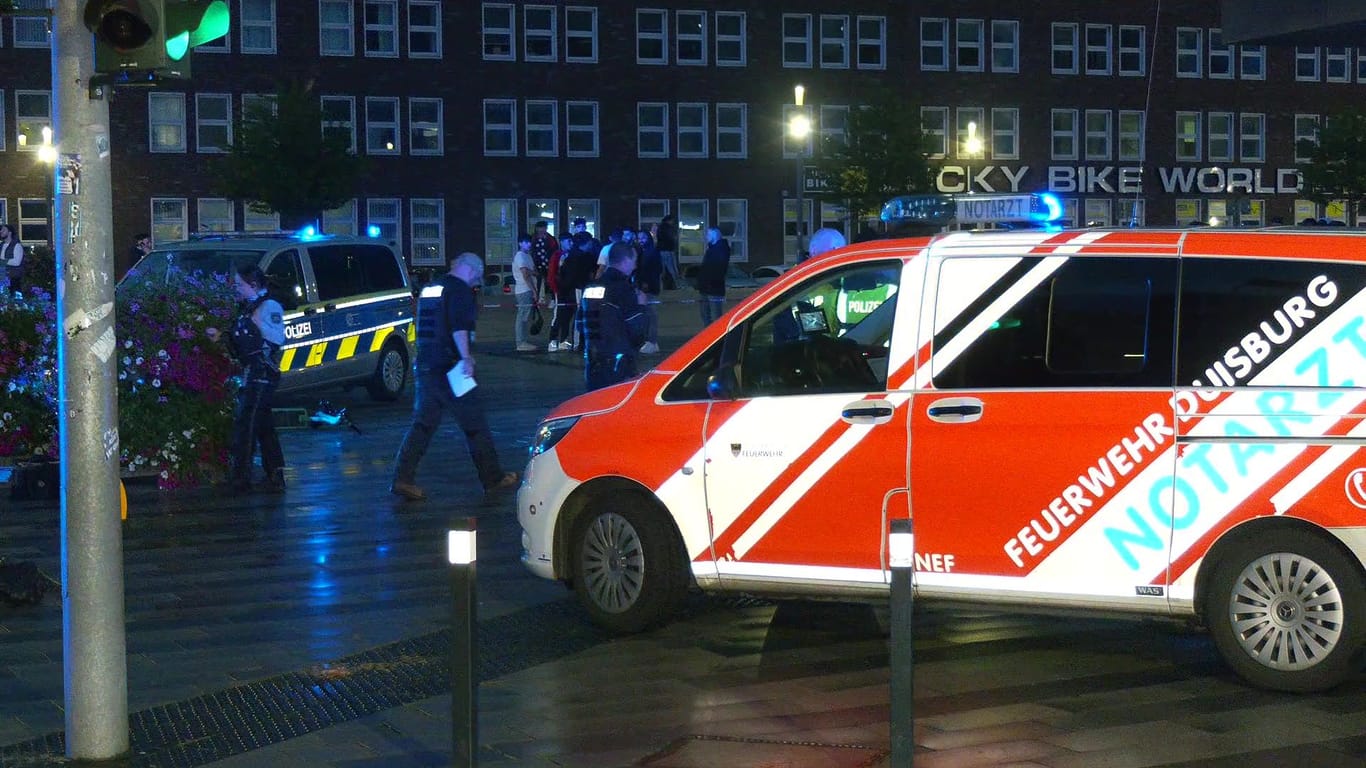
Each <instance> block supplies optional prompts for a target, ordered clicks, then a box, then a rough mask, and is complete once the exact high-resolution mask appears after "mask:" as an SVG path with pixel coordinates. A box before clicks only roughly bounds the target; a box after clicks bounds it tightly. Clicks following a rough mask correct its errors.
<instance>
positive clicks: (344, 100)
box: [322, 96, 356, 154]
mask: <svg viewBox="0 0 1366 768" xmlns="http://www.w3.org/2000/svg"><path fill="white" fill-rule="evenodd" d="M322 109H323V135H324V136H335V137H337V138H338V139H339V140H340V141H342V142H344V146H345V147H346V151H348V152H350V153H352V154H355V152H356V99H355V97H353V96H324V97H322Z"/></svg>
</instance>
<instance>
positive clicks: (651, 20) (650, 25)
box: [636, 9, 669, 64]
mask: <svg viewBox="0 0 1366 768" xmlns="http://www.w3.org/2000/svg"><path fill="white" fill-rule="evenodd" d="M668 24H669V12H668V11H657V10H652V9H646V10H638V11H636V63H637V64H668V63H669V28H668Z"/></svg>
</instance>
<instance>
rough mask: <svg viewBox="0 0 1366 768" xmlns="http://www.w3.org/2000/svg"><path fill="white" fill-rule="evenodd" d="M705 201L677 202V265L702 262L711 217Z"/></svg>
mask: <svg viewBox="0 0 1366 768" xmlns="http://www.w3.org/2000/svg"><path fill="white" fill-rule="evenodd" d="M708 207H709V206H708V205H707V201H706V200H679V201H678V263H680V264H688V263H697V262H700V261H702V254H703V253H704V252H705V251H706V250H707V241H706V235H707V227H709V226H711V217H710V216H709V215H708V214H709V211H708V210H707V209H708Z"/></svg>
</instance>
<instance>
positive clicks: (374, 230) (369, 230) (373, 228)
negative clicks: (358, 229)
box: [365, 224, 379, 237]
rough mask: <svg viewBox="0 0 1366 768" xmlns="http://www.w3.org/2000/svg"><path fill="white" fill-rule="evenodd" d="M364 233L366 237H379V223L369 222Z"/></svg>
mask: <svg viewBox="0 0 1366 768" xmlns="http://www.w3.org/2000/svg"><path fill="white" fill-rule="evenodd" d="M365 234H366V236H368V237H379V225H378V224H371V225H370V226H368V227H366V228H365Z"/></svg>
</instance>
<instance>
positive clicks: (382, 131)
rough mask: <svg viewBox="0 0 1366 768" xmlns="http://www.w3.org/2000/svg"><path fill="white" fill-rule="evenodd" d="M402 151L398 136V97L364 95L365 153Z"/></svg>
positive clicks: (394, 153)
mask: <svg viewBox="0 0 1366 768" xmlns="http://www.w3.org/2000/svg"><path fill="white" fill-rule="evenodd" d="M402 151H403V147H402V146H400V142H399V138H398V99H396V98H391V97H384V96H366V97H365V153H366V154H367V155H397V154H399V153H401V152H402Z"/></svg>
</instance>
